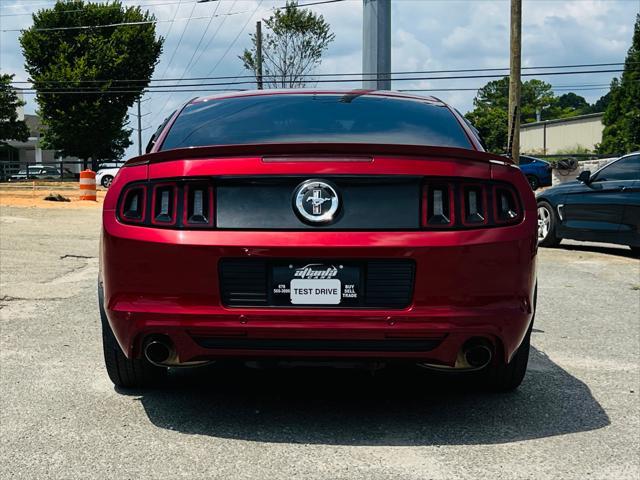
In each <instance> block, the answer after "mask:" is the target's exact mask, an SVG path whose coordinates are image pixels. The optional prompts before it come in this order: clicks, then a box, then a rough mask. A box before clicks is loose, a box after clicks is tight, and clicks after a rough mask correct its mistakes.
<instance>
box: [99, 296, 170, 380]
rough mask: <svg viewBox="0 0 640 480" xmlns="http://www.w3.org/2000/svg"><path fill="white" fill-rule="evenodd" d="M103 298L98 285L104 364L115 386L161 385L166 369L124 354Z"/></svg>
mask: <svg viewBox="0 0 640 480" xmlns="http://www.w3.org/2000/svg"><path fill="white" fill-rule="evenodd" d="M103 298H104V295H103V293H102V288H101V287H100V285H98V303H99V305H100V320H101V323H102V348H103V352H104V364H105V366H106V368H107V374H108V375H109V378H110V379H111V381H112V382H113V384H114V385H116V386H117V387H123V388H140V387H150V386H156V385H159V384H161V383H162V380H163V379H164V378H165V376H166V374H167V369H166V368H162V367H157V366H155V365H153V364H152V363H150V362H149V361H148V360H147V359H145V358H144V357H143V358H138V359H136V358H132V359H129V358H127V357H126V356H125V354H124V353H123V352H122V349H121V348H120V345H119V344H118V341H117V340H116V337H115V335H114V334H113V331H112V330H111V326H110V325H109V320H108V319H107V315H106V312H105V311H104V306H103Z"/></svg>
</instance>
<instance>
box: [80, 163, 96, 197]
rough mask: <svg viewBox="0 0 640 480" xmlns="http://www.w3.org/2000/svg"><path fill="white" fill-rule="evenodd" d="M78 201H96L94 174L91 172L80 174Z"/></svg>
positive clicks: (86, 171)
mask: <svg viewBox="0 0 640 480" xmlns="http://www.w3.org/2000/svg"><path fill="white" fill-rule="evenodd" d="M80 200H93V201H96V200H97V197H96V172H94V171H92V170H84V171H82V172H80Z"/></svg>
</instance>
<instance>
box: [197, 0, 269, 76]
mask: <svg viewBox="0 0 640 480" xmlns="http://www.w3.org/2000/svg"><path fill="white" fill-rule="evenodd" d="M262 2H263V0H260V1H259V2H258V5H256V8H255V9H254V10H253V12H252V13H251V15H250V16H249V17H248V18H247V21H246V22H245V23H244V25H243V26H242V29H240V31H239V32H238V35H236V38H234V39H233V41H232V42H231V43H230V44H229V47H228V48H227V49H226V50H225V52H224V53H223V54H222V56H221V57H220V59H219V60H218V61H217V62H216V64H215V65H214V66H213V68H212V69H211V70H210V71H209V73H208V74H207V75H211V74H212V73H213V72H214V71H215V69H216V68H218V65H220V63H221V62H222V60H224V58H225V57H226V56H227V54H228V53H229V51H230V50H231V49H232V48H233V46H234V45H235V44H236V42H237V41H238V39H239V38H240V35H242V34H243V33H244V31H245V30H246V29H247V25H249V22H250V21H251V20H252V19H253V16H254V15H255V14H256V12H257V11H258V9H259V8H260V6H261V5H262ZM252 83H253V82H252Z"/></svg>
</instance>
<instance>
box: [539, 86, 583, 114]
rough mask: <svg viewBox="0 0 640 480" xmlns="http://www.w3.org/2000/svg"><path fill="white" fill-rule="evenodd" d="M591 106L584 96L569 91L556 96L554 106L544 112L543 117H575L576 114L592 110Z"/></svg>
mask: <svg viewBox="0 0 640 480" xmlns="http://www.w3.org/2000/svg"><path fill="white" fill-rule="evenodd" d="M591 108H592V107H591V105H589V102H587V100H586V99H585V98H584V97H582V96H580V95H576V94H575V93H573V92H569V93H565V94H564V95H560V96H559V97H557V98H555V99H554V101H553V104H552V106H551V107H550V108H549V109H548V110H546V111H544V112H543V114H544V115H543V118H544V119H545V120H551V119H554V118H569V117H575V116H576V115H584V114H586V113H590V112H591V111H592V110H591Z"/></svg>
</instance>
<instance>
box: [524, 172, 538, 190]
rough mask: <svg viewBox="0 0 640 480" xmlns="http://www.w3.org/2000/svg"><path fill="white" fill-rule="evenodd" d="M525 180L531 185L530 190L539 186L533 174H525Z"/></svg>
mask: <svg viewBox="0 0 640 480" xmlns="http://www.w3.org/2000/svg"><path fill="white" fill-rule="evenodd" d="M527 180H528V181H529V185H530V186H531V190H537V189H538V188H540V180H538V177H536V176H535V175H527Z"/></svg>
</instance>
